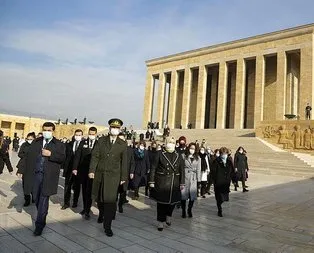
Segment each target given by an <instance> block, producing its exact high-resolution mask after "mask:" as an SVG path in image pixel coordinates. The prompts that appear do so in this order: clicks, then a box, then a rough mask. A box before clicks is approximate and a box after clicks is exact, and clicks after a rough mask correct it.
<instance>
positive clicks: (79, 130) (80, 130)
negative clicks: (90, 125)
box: [74, 129, 83, 135]
mask: <svg viewBox="0 0 314 253" xmlns="http://www.w3.org/2000/svg"><path fill="white" fill-rule="evenodd" d="M76 133H82V135H83V130H82V129H76V130H75V132H74V134H76Z"/></svg>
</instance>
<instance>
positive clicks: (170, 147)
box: [166, 143, 176, 153]
mask: <svg viewBox="0 0 314 253" xmlns="http://www.w3.org/2000/svg"><path fill="white" fill-rule="evenodd" d="M175 148H176V144H174V143H167V145H166V150H167V152H169V153H172V152H173V151H174V150H175Z"/></svg>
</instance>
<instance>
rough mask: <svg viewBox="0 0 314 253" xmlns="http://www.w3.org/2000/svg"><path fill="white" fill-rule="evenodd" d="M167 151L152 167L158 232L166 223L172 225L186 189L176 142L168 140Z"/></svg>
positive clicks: (151, 180)
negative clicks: (172, 218)
mask: <svg viewBox="0 0 314 253" xmlns="http://www.w3.org/2000/svg"><path fill="white" fill-rule="evenodd" d="M166 142H167V144H166V147H165V150H162V151H160V152H158V155H157V157H156V159H155V161H154V163H153V164H152V166H151V171H150V174H149V186H150V187H151V188H152V192H151V196H152V198H154V199H155V200H156V201H157V221H158V230H159V231H162V230H163V228H164V222H166V224H167V225H168V226H170V225H171V216H172V212H173V209H174V206H175V204H176V203H179V202H180V201H181V190H183V189H184V181H185V177H184V174H185V173H184V161H183V157H182V156H181V155H179V154H178V153H177V152H176V151H175V145H176V141H175V139H174V138H167V140H166Z"/></svg>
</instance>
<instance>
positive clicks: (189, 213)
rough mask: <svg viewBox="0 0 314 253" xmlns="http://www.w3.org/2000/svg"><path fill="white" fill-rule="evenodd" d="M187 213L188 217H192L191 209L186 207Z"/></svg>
mask: <svg viewBox="0 0 314 253" xmlns="http://www.w3.org/2000/svg"><path fill="white" fill-rule="evenodd" d="M188 215H189V218H192V217H193V215H192V209H188Z"/></svg>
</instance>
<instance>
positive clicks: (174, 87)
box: [168, 70, 178, 129]
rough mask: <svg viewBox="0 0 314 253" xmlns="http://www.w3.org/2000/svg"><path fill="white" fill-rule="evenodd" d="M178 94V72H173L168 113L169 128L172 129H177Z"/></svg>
mask: <svg viewBox="0 0 314 253" xmlns="http://www.w3.org/2000/svg"><path fill="white" fill-rule="evenodd" d="M177 94H178V72H177V71H176V70H173V71H172V72H171V83H170V95H169V113H168V126H169V127H170V128H171V129H173V128H174V127H175V119H176V106H177Z"/></svg>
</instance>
